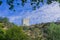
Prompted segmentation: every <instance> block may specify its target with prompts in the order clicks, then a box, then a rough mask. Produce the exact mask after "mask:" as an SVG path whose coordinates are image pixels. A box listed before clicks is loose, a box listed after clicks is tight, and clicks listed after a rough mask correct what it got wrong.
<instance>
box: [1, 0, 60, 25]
mask: <svg viewBox="0 0 60 40" xmlns="http://www.w3.org/2000/svg"><path fill="white" fill-rule="evenodd" d="M5 1H6V0H3V4H2V5H1V6H0V16H2V17H8V18H9V19H10V21H11V22H14V23H15V24H18V25H21V23H22V22H21V20H22V19H23V18H30V24H37V23H41V22H50V21H56V20H57V19H58V18H60V11H59V10H60V7H59V3H58V2H53V3H51V4H50V5H48V4H44V5H42V3H40V6H41V7H40V8H39V9H37V10H32V7H31V5H30V4H29V2H28V3H26V4H25V6H24V7H22V6H21V5H19V6H15V9H16V12H13V11H10V10H9V9H8V7H9V6H8V5H7V4H6V3H5ZM17 2H18V1H17ZM45 2H46V0H45V1H44V3H45ZM15 3H16V2H15ZM15 5H16V4H15Z"/></svg>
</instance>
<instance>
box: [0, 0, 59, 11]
mask: <svg viewBox="0 0 60 40" xmlns="http://www.w3.org/2000/svg"><path fill="white" fill-rule="evenodd" d="M14 1H16V0H6V3H7V4H8V5H9V9H10V10H13V9H14V11H15V8H14V7H15V5H14V4H17V5H20V3H19V2H17V3H14ZM20 1H21V5H22V6H24V5H25V4H26V3H27V2H28V0H20ZM52 1H58V2H59V3H60V0H47V4H51V3H52ZM2 3H3V1H2V0H0V5H1V4H2ZM40 3H42V4H44V0H30V4H31V7H32V9H33V10H36V8H39V7H40V5H39V4H40Z"/></svg>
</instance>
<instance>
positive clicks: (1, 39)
mask: <svg viewBox="0 0 60 40" xmlns="http://www.w3.org/2000/svg"><path fill="white" fill-rule="evenodd" d="M0 40H60V23H59V22H51V23H41V24H35V25H31V26H17V25H15V24H13V23H11V22H9V20H8V19H7V18H1V17H0Z"/></svg>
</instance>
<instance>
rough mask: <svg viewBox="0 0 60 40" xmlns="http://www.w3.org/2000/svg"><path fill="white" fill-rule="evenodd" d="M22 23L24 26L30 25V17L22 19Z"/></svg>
mask: <svg viewBox="0 0 60 40" xmlns="http://www.w3.org/2000/svg"><path fill="white" fill-rule="evenodd" d="M22 25H23V26H29V25H30V24H29V18H25V19H23V20H22Z"/></svg>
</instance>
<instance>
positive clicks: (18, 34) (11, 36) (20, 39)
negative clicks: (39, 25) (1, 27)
mask: <svg viewBox="0 0 60 40" xmlns="http://www.w3.org/2000/svg"><path fill="white" fill-rule="evenodd" d="M6 37H7V38H6V40H28V36H27V35H26V34H25V33H24V32H23V30H22V28H20V27H12V28H9V29H8V30H7V31H6Z"/></svg>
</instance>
